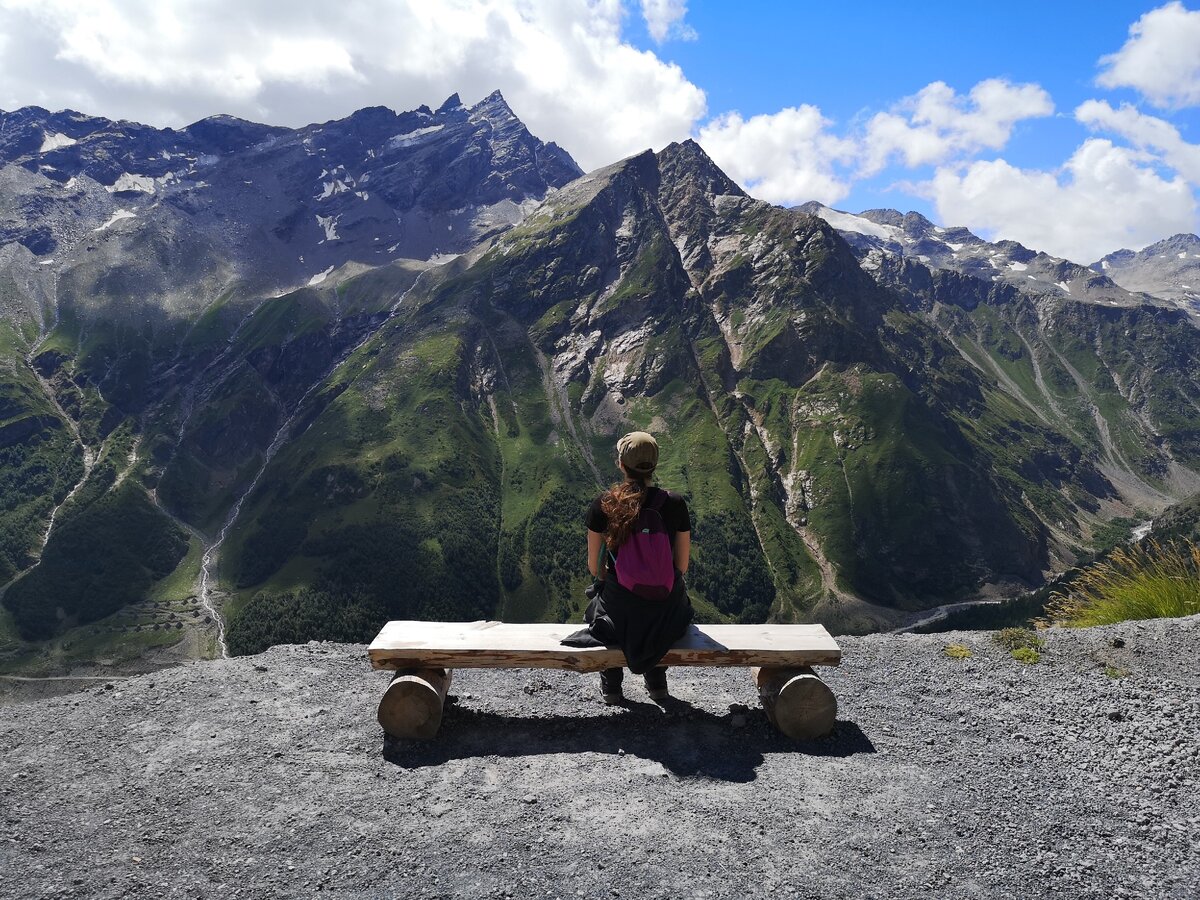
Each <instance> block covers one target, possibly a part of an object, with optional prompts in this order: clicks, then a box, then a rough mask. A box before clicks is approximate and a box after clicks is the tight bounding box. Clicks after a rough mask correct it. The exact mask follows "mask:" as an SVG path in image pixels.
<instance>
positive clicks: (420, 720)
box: [367, 622, 842, 740]
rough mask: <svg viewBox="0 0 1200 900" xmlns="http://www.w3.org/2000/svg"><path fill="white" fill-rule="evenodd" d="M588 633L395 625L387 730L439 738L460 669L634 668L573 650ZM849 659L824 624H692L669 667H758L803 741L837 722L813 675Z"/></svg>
mask: <svg viewBox="0 0 1200 900" xmlns="http://www.w3.org/2000/svg"><path fill="white" fill-rule="evenodd" d="M580 627H581V626H580V625H579V624H572V623H567V624H561V625H553V624H550V625H546V624H536V625H510V624H506V623H504V622H388V623H387V624H386V625H384V626H383V630H381V631H380V632H379V634H378V635H377V636H376V638H375V640H374V641H372V642H371V646H370V647H369V648H368V649H367V655H368V656H369V658H370V660H371V665H372V666H373V667H374V668H376V669H391V670H396V675H395V677H394V678H393V679H392V682H391V684H389V685H388V688H387V691H386V692H385V693H384V695H383V699H382V700H381V701H380V703H379V724H380V725H382V726H383V729H384V731H386V732H387V733H388V734H390V735H392V736H394V737H398V738H417V739H429V738H432V737H433V736H434V735H435V734H437V730H438V727H439V726H440V725H441V722H442V708H443V706H444V704H445V700H446V692H447V691H448V690H449V688H450V679H451V676H452V674H453V670H454V669H508V668H513V669H568V670H570V671H574V672H599V671H601V670H602V669H607V668H610V667H613V666H623V665H625V654H624V653H623V652H621V651H620V650H610V649H608V648H607V647H567V646H564V645H562V644H560V643H559V641H560V640H562V638H564V637H566V636H567V635H568V634H571V633H572V632H574V631H578V630H579V628H580ZM841 661H842V650H841V648H840V647H839V646H838V645H837V642H836V641H834V639H833V638H832V637H831V636H830V635H829V632H828V631H826V630H825V628H824V626H822V625H693V626H692V627H691V628H690V630H689V631H688V633H687V634H686V635H685V636H684V637H683V639H682V640H680V641H679V642H677V643H676V644H675V646H674V647H672V648H671V649H670V651H668V653H667V655H666V656H665V657H664V658H663V661H662V664H663V665H665V666H671V667H676V666H749V667H751V676H752V677H753V679H754V683H755V685H756V686H757V687H758V693H759V697H760V698H761V700H762V704H763V708H764V709H765V710H766V713H767V716H768V718H769V719H770V720H771V722H772V723H773V724H774V725H775V727H776V728H778V729H779V730H780V731H782V732H783V733H784V734H786V735H787V736H788V737H791V738H794V739H796V740H810V739H812V738H815V737H821V736H822V735H825V734H828V733H829V732H830V730H831V729H832V728H833V722H834V718H835V717H836V715H837V700H836V699H835V698H834V696H833V692H832V691H831V690H830V689H829V688H828V686H826V684H825V683H824V682H823V681H821V679H820V678H818V677H817V676H816V674H815V673H814V672H813V670H812V668H811V667H812V666H836V665H838V664H839V663H840V662H841Z"/></svg>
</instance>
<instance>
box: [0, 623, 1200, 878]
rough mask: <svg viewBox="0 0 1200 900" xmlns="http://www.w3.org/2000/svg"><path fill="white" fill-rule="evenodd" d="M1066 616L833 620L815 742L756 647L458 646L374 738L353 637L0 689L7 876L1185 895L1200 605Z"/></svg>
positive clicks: (372, 701)
mask: <svg viewBox="0 0 1200 900" xmlns="http://www.w3.org/2000/svg"><path fill="white" fill-rule="evenodd" d="M1046 638H1047V648H1046V650H1045V652H1044V653H1043V656H1042V662H1040V663H1038V664H1036V665H1025V664H1022V663H1019V662H1017V661H1015V660H1014V659H1012V658H1011V657H1010V656H1009V655H1008V653H1007V652H1006V651H1005V650H1003V649H1002V648H1001V647H1000V646H998V645H997V644H996V643H995V642H994V641H993V640H992V637H991V635H990V634H988V633H955V634H944V635H943V634H939V635H891V636H885V635H874V636H870V637H865V638H845V639H842V641H841V643H842V645H843V648H844V650H845V662H844V664H843V665H842V667H841V668H840V669H836V670H826V673H825V674H826V676H827V678H826V680H827V681H828V682H829V684H830V685H831V687H832V688H833V690H834V692H835V693H836V694H837V696H838V698H839V701H840V706H841V708H840V711H839V715H838V726H837V729H836V731H835V732H834V734H833V736H831V737H830V738H826V739H824V740H821V741H816V742H812V743H810V744H793V743H791V742H789V741H788V740H787V739H785V738H783V737H782V736H780V735H778V734H777V733H775V732H774V731H772V730H771V728H770V726H769V725H768V724H767V722H766V719H765V717H764V715H763V713H762V711H761V709H759V708H758V706H757V699H756V695H755V693H754V690H753V688H752V686H751V683H750V678H749V675H748V673H747V671H746V670H745V669H679V670H676V671H674V672H673V673H672V679H671V684H672V690H673V692H674V694H675V695H676V697H677V698H678V700H677V701H675V702H673V703H671V704H670V705H669V706H668V707H667V708H666V709H660V708H659V707H658V706H656V705H653V704H651V703H649V702H647V701H646V699H645V695H644V693H643V691H642V688H641V685H640V679H636V678H635V679H628V680H627V687H626V691H627V693H628V694H629V695H630V701H631V702H630V704H629V705H628V707H627V708H607V707H604V706H603V705H602V704H601V703H600V701H599V696H598V691H597V689H596V681H597V678H596V676H594V675H590V676H579V675H574V674H571V673H561V672H551V671H534V670H516V671H464V672H460V673H457V675H458V677H456V680H455V683H454V686H453V687H452V688H451V692H452V695H453V701H452V703H451V704H450V706H449V708H448V710H447V714H446V720H445V722H444V724H443V727H442V732H441V735H440V736H439V738H438V739H437V740H436V741H434V742H431V743H428V744H414V743H401V742H390V741H385V740H384V738H383V736H382V733H381V732H380V730H379V728H378V726H377V724H376V722H375V718H374V715H375V706H376V704H377V702H378V700H379V697H380V695H381V694H382V691H383V688H384V686H385V685H386V683H387V676H386V674H384V673H380V672H373V671H371V670H370V669H369V667H368V665H367V663H366V660H365V652H364V648H363V647H361V646H347V645H338V644H309V645H307V646H299V647H277V648H274V649H272V650H270V651H268V652H267V653H264V654H262V655H261V656H256V657H245V658H240V659H234V660H223V661H215V662H206V663H194V664H190V665H186V666H181V667H178V668H174V669H168V670H163V671H160V672H156V673H154V674H151V675H144V676H141V677H137V678H132V679H129V680H126V681H122V682H116V683H113V684H112V685H111V686H105V685H103V684H99V685H96V686H94V687H89V688H88V689H86V690H85V691H83V692H82V693H76V694H72V695H68V696H63V697H56V698H51V699H44V700H38V701H35V702H30V703H24V704H19V705H15V706H8V707H2V708H0V821H2V822H3V831H2V832H0V896H4V897H21V898H27V897H60V896H61V897H89V898H92V897H97V898H106V897H217V896H227V897H298V896H312V895H316V894H319V893H320V894H328V895H331V896H337V897H364V898H367V897H370V898H374V897H402V898H440V897H497V898H503V897H511V898H525V897H530V898H535V897H536V898H541V897H547V898H549V897H561V898H571V897H595V898H599V897H605V898H608V897H633V898H639V900H649V898H660V897H661V898H691V897H714V898H716V897H721V898H724V897H729V898H742V897H768V896H770V897H792V896H795V897H819V898H858V897H903V898H908V897H920V896H935V897H942V896H966V897H1016V896H1020V897H1028V896H1041V895H1044V894H1055V895H1057V896H1063V897H1114V896H1115V897H1139V898H1140V897H1180V898H1182V897H1188V898H1194V897H1196V896H1197V885H1198V884H1200V848H1198V845H1200V690H1198V688H1200V617H1192V618H1189V619H1179V620H1168V621H1157V622H1147V623H1127V624H1125V625H1120V626H1114V627H1108V628H1098V629H1088V630H1083V631H1058V630H1054V631H1051V632H1049V633H1047V635H1046ZM948 643H959V644H963V645H966V646H967V647H969V648H971V649H972V650H973V651H974V656H973V657H972V658H970V659H965V660H954V659H950V658H947V657H946V656H945V655H944V654H943V652H942V650H943V647H944V646H945V645H946V644H948ZM1114 645H1115V646H1114ZM1106 665H1109V666H1112V667H1115V668H1120V669H1125V670H1128V671H1129V672H1130V673H1131V674H1129V675H1128V676H1127V677H1116V678H1114V677H1111V676H1110V675H1108V674H1106V672H1105V666H1106Z"/></svg>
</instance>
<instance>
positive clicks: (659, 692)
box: [643, 666, 671, 701]
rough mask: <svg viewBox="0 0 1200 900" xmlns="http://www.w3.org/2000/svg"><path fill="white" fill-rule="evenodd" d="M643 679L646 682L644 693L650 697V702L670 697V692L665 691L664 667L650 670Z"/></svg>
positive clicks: (665, 674)
mask: <svg viewBox="0 0 1200 900" xmlns="http://www.w3.org/2000/svg"><path fill="white" fill-rule="evenodd" d="M643 678H644V679H645V682H646V693H647V694H649V695H650V699H651V700H654V701H659V700H666V699H667V698H668V697H670V696H671V692H670V691H669V690H667V669H666V666H659V667H658V668H657V669H651V670H650V671H649V672H647V673H646V674H645V675H644V676H643Z"/></svg>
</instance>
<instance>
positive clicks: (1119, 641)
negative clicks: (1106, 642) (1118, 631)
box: [1112, 638, 1125, 650]
mask: <svg viewBox="0 0 1200 900" xmlns="http://www.w3.org/2000/svg"><path fill="white" fill-rule="evenodd" d="M1112 646H1113V647H1114V648H1116V649H1117V650H1120V649H1121V648H1122V647H1124V646H1125V639H1124V638H1113V639H1112Z"/></svg>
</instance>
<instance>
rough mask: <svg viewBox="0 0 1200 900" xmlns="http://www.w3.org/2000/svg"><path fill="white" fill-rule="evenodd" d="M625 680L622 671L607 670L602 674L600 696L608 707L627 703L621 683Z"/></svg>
mask: <svg viewBox="0 0 1200 900" xmlns="http://www.w3.org/2000/svg"><path fill="white" fill-rule="evenodd" d="M624 678H625V672H624V670H622V669H605V670H604V671H603V672H601V673H600V696H601V697H603V698H604V702H605V704H606V705H608V706H618V705H620V704H621V703H624V702H625V694H624V693H622V691H621V682H622V681H623V680H624Z"/></svg>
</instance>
